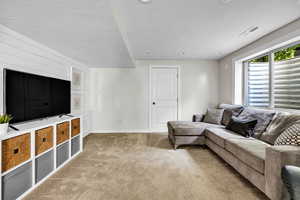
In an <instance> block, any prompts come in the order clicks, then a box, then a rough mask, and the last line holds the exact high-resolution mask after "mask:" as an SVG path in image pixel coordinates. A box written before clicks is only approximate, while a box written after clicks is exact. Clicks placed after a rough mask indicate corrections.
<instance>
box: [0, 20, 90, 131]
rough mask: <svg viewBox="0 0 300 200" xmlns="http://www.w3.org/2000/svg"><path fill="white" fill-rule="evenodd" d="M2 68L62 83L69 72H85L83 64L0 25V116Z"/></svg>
mask: <svg viewBox="0 0 300 200" xmlns="http://www.w3.org/2000/svg"><path fill="white" fill-rule="evenodd" d="M3 68H9V69H14V70H18V71H23V72H28V73H33V74H38V75H43V76H49V77H54V78H60V79H65V80H71V72H72V68H77V69H79V70H82V73H83V74H84V73H85V72H86V70H87V66H85V65H84V64H82V63H79V62H77V61H75V60H73V59H71V58H68V57H66V56H64V55H62V54H60V53H58V52H56V51H54V50H52V49H50V48H48V47H46V46H44V45H42V44H40V43H37V42H35V41H33V40H31V39H30V38H27V37H26V36H24V35H21V34H19V33H17V32H14V31H12V30H10V29H8V28H7V27H5V26H3V25H0V90H1V92H0V112H1V113H3V92H2V91H3ZM83 89H84V88H83ZM84 132H87V130H84Z"/></svg>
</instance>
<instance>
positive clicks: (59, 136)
mask: <svg viewBox="0 0 300 200" xmlns="http://www.w3.org/2000/svg"><path fill="white" fill-rule="evenodd" d="M69 130H70V123H69V122H64V123H61V124H58V125H57V127H56V143H57V144H60V143H63V142H64V141H66V140H68V139H69V136H70V135H69V134H70V131H69Z"/></svg>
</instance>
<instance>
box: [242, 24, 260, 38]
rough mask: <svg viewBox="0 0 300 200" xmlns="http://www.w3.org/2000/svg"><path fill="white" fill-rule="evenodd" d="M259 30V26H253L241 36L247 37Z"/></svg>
mask: <svg viewBox="0 0 300 200" xmlns="http://www.w3.org/2000/svg"><path fill="white" fill-rule="evenodd" d="M257 30H258V26H251V27H249V28H247V29H246V30H244V31H243V32H241V33H240V36H247V35H249V34H250V33H254V32H255V31H257Z"/></svg>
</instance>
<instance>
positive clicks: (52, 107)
mask: <svg viewBox="0 0 300 200" xmlns="http://www.w3.org/2000/svg"><path fill="white" fill-rule="evenodd" d="M3 75H4V111H5V113H7V114H10V115H12V116H13V120H12V123H18V122H24V121H29V120H34V119H40V118H45V117H51V116H57V115H62V114H69V113H70V112H71V82H70V81H66V80H60V79H55V78H50V77H45V76H39V75H34V74H29V73H24V72H18V71H13V70H9V69H5V70H4V74H3Z"/></svg>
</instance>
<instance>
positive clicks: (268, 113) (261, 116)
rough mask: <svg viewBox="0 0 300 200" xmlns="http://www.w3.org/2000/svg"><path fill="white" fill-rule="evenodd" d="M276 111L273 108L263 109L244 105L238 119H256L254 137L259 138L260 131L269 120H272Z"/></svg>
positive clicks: (266, 125) (261, 131) (265, 126)
mask: <svg viewBox="0 0 300 200" xmlns="http://www.w3.org/2000/svg"><path fill="white" fill-rule="evenodd" d="M275 114H276V112H275V111H274V110H264V109H256V108H250V107H246V108H245V109H244V110H243V111H242V113H241V114H240V115H239V116H238V118H239V119H240V120H250V119H256V120H257V124H256V126H255V129H254V136H253V137H255V138H260V136H261V135H262V133H263V132H264V131H265V130H266V128H267V127H268V125H269V124H270V122H271V121H272V119H273V117H274V115H275Z"/></svg>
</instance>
